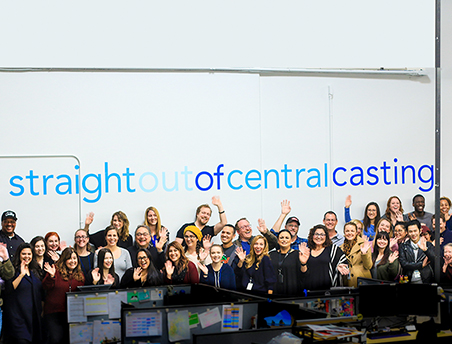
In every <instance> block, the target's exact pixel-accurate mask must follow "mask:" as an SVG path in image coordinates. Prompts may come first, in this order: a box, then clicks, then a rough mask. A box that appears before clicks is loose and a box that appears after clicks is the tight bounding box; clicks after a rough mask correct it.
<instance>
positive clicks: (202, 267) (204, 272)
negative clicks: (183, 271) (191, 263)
mask: <svg viewBox="0 0 452 344" xmlns="http://www.w3.org/2000/svg"><path fill="white" fill-rule="evenodd" d="M198 267H199V269H200V270H201V271H202V272H203V274H204V275H208V274H209V270H208V269H207V266H205V265H204V264H203V263H201V262H198Z"/></svg>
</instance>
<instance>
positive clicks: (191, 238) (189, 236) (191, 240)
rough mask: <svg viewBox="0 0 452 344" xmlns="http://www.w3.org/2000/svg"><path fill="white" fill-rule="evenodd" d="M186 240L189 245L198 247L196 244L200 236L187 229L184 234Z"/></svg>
mask: <svg viewBox="0 0 452 344" xmlns="http://www.w3.org/2000/svg"><path fill="white" fill-rule="evenodd" d="M184 240H185V245H187V247H190V248H191V247H196V244H197V243H198V237H197V236H196V235H195V234H193V232H190V231H186V232H185V234H184Z"/></svg>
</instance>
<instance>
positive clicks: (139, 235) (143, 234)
mask: <svg viewBox="0 0 452 344" xmlns="http://www.w3.org/2000/svg"><path fill="white" fill-rule="evenodd" d="M135 235H136V236H137V237H148V236H149V233H137V234H135Z"/></svg>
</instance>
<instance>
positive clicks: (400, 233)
mask: <svg viewBox="0 0 452 344" xmlns="http://www.w3.org/2000/svg"><path fill="white" fill-rule="evenodd" d="M406 234H407V233H406V230H405V227H403V226H401V225H397V226H395V228H394V235H395V237H396V238H397V240H399V241H401V240H403V239H405V237H406Z"/></svg>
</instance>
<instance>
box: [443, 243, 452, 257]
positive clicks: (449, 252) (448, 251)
mask: <svg viewBox="0 0 452 344" xmlns="http://www.w3.org/2000/svg"><path fill="white" fill-rule="evenodd" d="M444 257H445V258H447V259H452V247H450V246H447V245H446V246H444Z"/></svg>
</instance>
